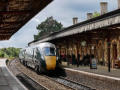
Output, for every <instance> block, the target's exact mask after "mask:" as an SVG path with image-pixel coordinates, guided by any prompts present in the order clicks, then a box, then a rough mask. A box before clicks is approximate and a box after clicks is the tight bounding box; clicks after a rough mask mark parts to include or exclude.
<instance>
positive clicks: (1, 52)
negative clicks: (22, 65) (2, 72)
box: [0, 47, 20, 58]
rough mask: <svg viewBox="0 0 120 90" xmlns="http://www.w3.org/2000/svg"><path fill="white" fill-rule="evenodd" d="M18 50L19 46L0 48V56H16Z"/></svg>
mask: <svg viewBox="0 0 120 90" xmlns="http://www.w3.org/2000/svg"><path fill="white" fill-rule="evenodd" d="M19 52H20V49H19V48H14V47H9V48H2V49H0V57H4V58H14V57H18V55H19Z"/></svg>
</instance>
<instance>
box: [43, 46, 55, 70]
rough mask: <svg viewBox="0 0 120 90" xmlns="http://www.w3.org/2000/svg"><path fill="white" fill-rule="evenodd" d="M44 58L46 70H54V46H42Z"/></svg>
mask: <svg viewBox="0 0 120 90" xmlns="http://www.w3.org/2000/svg"><path fill="white" fill-rule="evenodd" d="M43 52H44V58H45V63H46V70H55V68H56V61H57V57H56V48H55V47H44V48H43Z"/></svg>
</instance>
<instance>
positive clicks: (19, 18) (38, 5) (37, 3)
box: [0, 0, 52, 40]
mask: <svg viewBox="0 0 120 90" xmlns="http://www.w3.org/2000/svg"><path fill="white" fill-rule="evenodd" d="M51 1H52V0H0V40H8V39H10V37H11V36H12V35H13V34H14V33H16V32H17V31H18V30H19V29H20V28H21V27H22V26H23V25H24V24H25V23H26V22H28V21H29V20H30V19H31V18H32V17H33V16H35V15H36V14H37V13H38V12H39V11H41V10H42V9H43V8H44V7H46V6H47V5H48V4H49V3H50V2H51Z"/></svg>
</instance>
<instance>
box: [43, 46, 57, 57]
mask: <svg viewBox="0 0 120 90" xmlns="http://www.w3.org/2000/svg"><path fill="white" fill-rule="evenodd" d="M43 52H44V54H45V56H55V55H56V52H55V48H52V47H45V48H43Z"/></svg>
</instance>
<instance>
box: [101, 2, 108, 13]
mask: <svg viewBox="0 0 120 90" xmlns="http://www.w3.org/2000/svg"><path fill="white" fill-rule="evenodd" d="M100 6H101V15H102V14H105V13H107V12H108V3H107V2H101V3H100Z"/></svg>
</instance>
